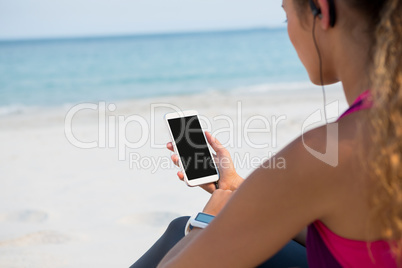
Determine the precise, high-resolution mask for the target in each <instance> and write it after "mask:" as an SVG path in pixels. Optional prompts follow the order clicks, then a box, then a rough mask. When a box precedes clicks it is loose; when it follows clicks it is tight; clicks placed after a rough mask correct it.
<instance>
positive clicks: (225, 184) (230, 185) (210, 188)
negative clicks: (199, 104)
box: [166, 132, 244, 193]
mask: <svg viewBox="0 0 402 268" xmlns="http://www.w3.org/2000/svg"><path fill="white" fill-rule="evenodd" d="M205 136H206V137H207V140H208V143H209V144H210V145H211V146H212V148H213V149H214V151H215V152H216V155H215V154H214V159H215V163H216V165H217V166H218V169H219V182H218V185H219V189H222V190H231V191H234V190H236V189H237V188H238V187H239V186H240V184H241V183H242V182H243V181H244V179H243V178H242V177H240V176H239V175H238V174H237V172H236V170H235V167H234V165H233V161H232V158H231V157H230V153H229V152H228V150H226V149H225V148H224V147H223V146H222V144H221V143H220V142H219V141H218V140H217V139H216V138H214V137H212V135H211V133H209V132H205ZM166 147H167V148H168V149H169V150H171V151H172V152H174V148H173V144H172V143H171V142H169V143H167V145H166ZM171 158H172V161H173V163H174V164H175V165H176V166H179V157H178V156H177V155H176V154H173V155H172V156H171ZM177 176H178V177H179V179H180V180H183V179H184V174H183V172H182V171H179V172H177ZM200 187H201V188H203V189H204V190H205V191H207V192H209V193H213V192H214V191H215V190H216V187H215V185H214V183H207V184H203V185H200Z"/></svg>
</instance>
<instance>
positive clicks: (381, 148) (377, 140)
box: [369, 0, 402, 265]
mask: <svg viewBox="0 0 402 268" xmlns="http://www.w3.org/2000/svg"><path fill="white" fill-rule="evenodd" d="M379 18H380V19H379V21H378V23H377V25H376V31H375V46H374V49H373V53H374V54H373V59H374V62H373V66H372V86H373V88H372V90H371V91H372V96H373V108H372V109H371V111H370V119H371V121H370V124H371V127H372V129H373V136H372V142H373V146H372V148H371V150H370V154H369V160H370V161H369V163H370V164H369V168H370V172H371V173H372V174H373V185H374V187H373V190H372V195H371V208H372V211H371V212H372V216H373V217H375V219H376V221H378V222H379V224H380V227H381V228H382V235H383V237H385V238H386V239H388V240H390V241H391V240H392V241H393V243H391V248H392V250H393V253H394V254H395V255H396V256H397V257H398V263H399V265H401V259H402V162H401V161H402V1H400V0H388V1H384V6H383V7H382V9H381V12H380V17H379Z"/></svg>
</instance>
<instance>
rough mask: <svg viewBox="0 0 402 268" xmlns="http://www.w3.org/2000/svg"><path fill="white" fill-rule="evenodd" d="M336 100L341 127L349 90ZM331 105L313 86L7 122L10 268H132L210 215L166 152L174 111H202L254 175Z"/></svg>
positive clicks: (3, 157) (38, 114)
mask: <svg viewBox="0 0 402 268" xmlns="http://www.w3.org/2000/svg"><path fill="white" fill-rule="evenodd" d="M271 87H272V85H271ZM326 93H327V103H336V107H338V108H339V109H338V111H336V109H335V110H334V109H333V107H335V106H331V107H332V108H331V109H332V110H331V109H330V110H328V111H327V114H328V117H329V118H331V120H330V121H334V120H336V117H337V116H339V114H340V113H341V112H342V111H344V110H345V109H346V107H347V103H346V101H345V98H344V96H343V92H342V89H341V85H339V84H338V85H334V86H329V87H326ZM322 105H323V104H322V94H321V88H320V87H313V86H311V85H310V84H308V83H306V84H305V86H304V85H302V86H300V85H298V86H297V87H295V89H292V88H281V86H279V85H278V86H277V87H276V88H275V86H274V87H273V88H270V89H266V88H264V86H257V87H249V88H247V89H241V88H239V89H234V90H232V91H226V92H219V91H205V92H204V93H197V94H188V95H183V94H181V95H178V96H176V95H170V96H155V97H151V98H138V99H127V100H121V101H118V102H90V103H81V106H80V107H78V108H77V105H76V104H74V105H64V106H54V107H42V108H37V109H31V110H29V111H24V112H17V113H10V114H4V115H2V116H0V140H1V143H0V163H1V164H0V177H1V187H0V267H84V266H87V267H95V266H96V267H128V266H129V265H131V264H132V263H133V262H134V261H135V260H136V259H138V258H139V257H140V256H141V255H142V254H143V253H144V252H145V251H146V250H147V249H148V248H149V247H150V246H151V245H152V244H153V242H155V241H156V240H157V239H158V237H159V236H160V235H161V234H162V233H163V232H164V230H165V229H166V227H167V225H168V224H169V222H170V221H171V220H173V219H174V218H176V217H179V216H182V215H192V214H194V213H196V212H198V211H201V210H202V208H203V206H204V205H205V203H206V202H207V200H208V197H209V194H208V193H206V192H204V191H203V190H202V189H200V188H189V187H187V186H186V185H185V184H184V183H183V182H181V181H179V179H178V178H177V176H176V172H177V171H178V170H179V169H178V168H177V167H175V166H173V164H172V163H171V162H170V160H169V157H170V155H171V153H170V152H169V151H168V150H167V149H166V148H165V144H166V142H168V141H170V138H169V135H168V131H167V127H166V123H165V122H164V119H163V115H164V114H165V113H167V112H171V111H172V109H173V108H174V107H176V108H179V109H182V110H188V109H192V110H197V111H198V112H199V114H200V115H202V116H203V118H204V119H205V120H204V122H203V123H202V124H203V125H204V127H205V128H206V129H209V130H210V131H211V133H212V134H214V135H216V136H217V138H218V139H219V140H220V141H221V142H222V143H223V144H226V147H227V148H228V150H229V151H230V153H231V154H232V157H233V158H234V160H235V164H236V166H237V170H238V173H239V174H240V175H241V176H243V177H247V175H248V174H250V172H252V170H253V169H254V168H255V166H258V164H259V161H260V162H261V161H265V160H266V159H268V158H269V157H270V156H272V155H275V154H276V153H277V152H278V151H280V149H281V148H283V147H284V146H285V145H286V144H288V143H289V142H291V141H292V140H293V139H294V138H296V137H297V136H299V135H300V134H301V133H302V129H303V128H304V127H305V126H304V125H305V122H306V120H307V119H308V118H309V117H310V116H311V115H312V114H313V113H314V112H316V111H318V110H320V109H322ZM74 107H76V108H77V109H76V110H74ZM102 109H103V110H102ZM130 116H131V117H130ZM128 119H130V120H131V121H130V120H128ZM323 123H324V122H323V121H321V122H318V123H317V124H323ZM303 124H304V125H303ZM310 126H311V124H310ZM256 129H260V130H261V131H256ZM84 147H85V148H84ZM129 147H131V148H129ZM285 161H286V159H285ZM272 168H281V167H280V166H276V165H275V164H274V165H273V167H272ZM267 179H269V178H267Z"/></svg>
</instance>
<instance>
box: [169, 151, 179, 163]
mask: <svg viewBox="0 0 402 268" xmlns="http://www.w3.org/2000/svg"><path fill="white" fill-rule="evenodd" d="M170 158H171V159H172V161H173V163H174V164H175V165H176V166H179V157H178V156H177V155H176V154H172V156H171V157H170Z"/></svg>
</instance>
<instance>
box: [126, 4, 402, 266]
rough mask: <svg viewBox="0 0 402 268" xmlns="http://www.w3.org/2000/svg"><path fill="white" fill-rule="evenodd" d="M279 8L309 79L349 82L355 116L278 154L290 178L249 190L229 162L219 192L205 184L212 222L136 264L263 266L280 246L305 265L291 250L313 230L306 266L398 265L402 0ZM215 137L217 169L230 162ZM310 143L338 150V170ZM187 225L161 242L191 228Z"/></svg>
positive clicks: (260, 179) (401, 243) (269, 178)
mask: <svg viewBox="0 0 402 268" xmlns="http://www.w3.org/2000/svg"><path fill="white" fill-rule="evenodd" d="M283 8H284V10H285V12H286V14H287V18H288V33H289V38H290V40H291V41H292V43H293V45H294V47H295V49H296V51H297V53H298V55H299V58H300V59H301V61H302V63H303V64H304V66H305V68H306V69H307V71H308V73H309V76H310V79H311V81H312V82H313V83H315V84H331V83H334V82H338V81H341V82H342V84H343V88H344V93H345V96H346V99H347V101H348V103H349V104H350V105H351V108H350V109H349V110H348V111H347V113H346V114H344V115H343V116H341V118H339V120H338V121H337V122H336V123H335V124H337V126H338V132H337V134H338V135H331V132H330V131H329V129H330V128H331V124H329V125H327V126H323V127H319V128H316V129H314V130H312V131H310V132H308V133H305V134H304V135H303V136H301V137H299V138H298V139H296V140H295V141H293V142H292V143H291V144H289V145H288V146H287V147H286V148H285V149H283V150H282V151H281V152H280V153H278V154H277V155H276V156H275V157H283V158H284V159H285V160H286V169H285V170H282V169H269V168H264V167H263V166H262V167H260V168H259V169H257V170H255V171H254V172H253V173H252V174H251V175H250V176H249V178H247V180H244V182H243V179H242V178H240V177H239V176H238V175H237V173H236V171H235V170H234V168H233V166H232V165H229V166H228V167H220V177H221V179H220V182H219V190H215V191H214V188H213V185H206V186H204V188H205V189H206V190H208V191H210V192H213V193H212V196H211V199H210V200H209V202H208V203H207V205H206V206H205V208H204V212H205V213H207V214H210V215H214V216H216V217H215V219H214V220H212V221H211V223H210V224H209V225H208V226H207V227H206V228H205V229H200V228H193V229H192V230H191V231H190V232H189V234H188V235H186V236H185V237H184V238H183V239H180V238H181V237H180V238H178V239H177V238H176V240H175V239H172V240H170V239H171V238H167V237H162V238H163V239H161V240H160V241H158V242H157V244H156V245H155V246H154V247H153V248H152V249H151V250H150V251H149V252H148V253H146V255H144V257H143V258H142V260H140V261H139V262H137V263H136V264H134V265H133V267H139V266H140V265H141V261H144V260H146V259H147V258H148V259H149V258H152V256H153V258H154V259H155V260H156V261H157V262H159V259H158V258H160V257H163V256H164V257H163V259H162V260H161V261H160V263H159V267H256V266H259V265H261V264H262V263H264V261H266V260H267V259H270V258H271V257H272V256H277V255H275V254H276V253H277V252H279V253H280V252H281V249H282V248H283V247H284V246H286V247H285V248H287V250H290V251H291V252H294V254H295V255H298V256H299V255H300V256H301V257H300V262H304V260H303V256H302V255H303V254H304V253H303V251H302V250H300V249H299V248H297V246H294V245H292V244H288V242H289V241H291V240H292V238H295V237H298V238H299V239H298V241H300V240H303V239H302V234H303V231H304V230H306V228H307V230H308V232H307V258H308V263H309V266H310V267H341V266H342V267H371V266H372V267H397V266H398V265H399V266H401V265H402V262H401V259H402V258H401V257H402V165H401V157H402V61H401V60H402V49H401V47H402V1H400V0H337V1H336V0H314V1H313V0H311V1H309V0H284V1H283ZM317 52H318V53H317ZM327 130H328V131H329V135H327ZM207 138H208V141H209V142H210V144H211V145H212V147H213V148H214V150H215V151H216V152H217V157H218V161H219V159H222V158H224V157H226V158H230V156H229V154H228V152H227V151H226V150H225V149H224V148H221V146H220V144H219V142H218V141H217V140H215V139H214V138H213V137H212V136H211V135H210V134H208V135H207ZM304 143H306V144H307V145H308V146H309V147H311V148H314V149H315V150H316V151H319V152H325V150H326V148H327V144H329V145H330V144H332V146H337V149H338V155H339V156H338V161H339V162H338V165H337V166H336V167H332V166H330V165H327V164H326V163H324V162H322V161H320V160H319V159H317V158H316V157H314V156H313V155H311V154H310V153H309V152H308V151H307V150H306V148H305V147H304V145H303V144H304ZM334 144H335V145H334ZM168 148H169V149H172V146H171V144H168ZM327 149H328V148H327ZM173 160H174V161H176V162H177V156H173ZM178 175H179V178H181V179H182V177H183V176H182V174H181V173H179V174H178ZM186 220H187V219H185V218H182V219H178V220H176V223H178V222H179V223H178V224H176V225H175V226H181V227H180V228H178V229H176V230H169V229H168V231H167V233H166V234H165V235H164V236H171V235H172V234H173V233H175V232H176V233H180V232H183V228H184V224H185V223H186ZM170 229H172V228H170ZM173 229H174V228H173ZM298 234H299V235H298ZM300 234H301V235H300ZM173 236H174V235H173ZM179 239H180V241H179V242H178V243H176V242H177V240H179ZM166 241H171V242H170V244H169V243H165V242H166ZM162 244H163V245H162ZM163 247H165V248H164V249H162V248H163ZM170 247H172V248H171V249H170ZM168 249H170V251H169V252H168V253H167V254H166V255H165V253H166V251H167V250H168ZM158 252H159V253H158ZM158 254H159V255H158ZM291 255H292V253H291ZM274 258H275V257H274ZM297 258H299V257H297ZM271 259H272V258H271ZM284 261H285V260H284ZM144 263H146V262H142V264H144ZM297 265H298V264H295V265H293V266H297ZM303 265H305V264H304V263H301V264H300V266H303ZM287 266H288V264H285V263H282V264H275V265H274V266H273V267H287Z"/></svg>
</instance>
